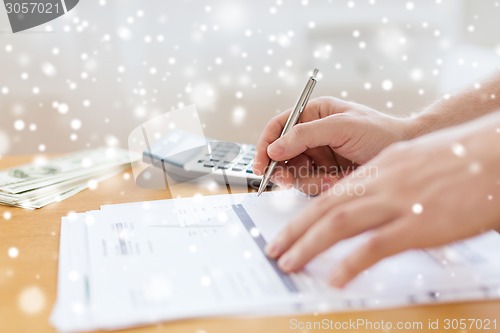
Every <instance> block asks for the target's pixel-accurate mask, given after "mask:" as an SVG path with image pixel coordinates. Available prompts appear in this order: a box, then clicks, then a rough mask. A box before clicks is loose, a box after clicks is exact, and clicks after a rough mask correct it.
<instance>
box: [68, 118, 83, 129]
mask: <svg viewBox="0 0 500 333" xmlns="http://www.w3.org/2000/svg"><path fill="white" fill-rule="evenodd" d="M70 126H71V128H72V129H73V130H75V131H78V130H79V129H80V128H82V122H81V120H80V119H73V120H72V121H71V123H70Z"/></svg>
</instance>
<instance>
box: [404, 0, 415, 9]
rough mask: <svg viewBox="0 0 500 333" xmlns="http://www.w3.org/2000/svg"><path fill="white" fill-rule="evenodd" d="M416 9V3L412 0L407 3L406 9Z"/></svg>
mask: <svg viewBox="0 0 500 333" xmlns="http://www.w3.org/2000/svg"><path fill="white" fill-rule="evenodd" d="M413 9H415V4H414V3H413V2H411V1H409V2H407V3H406V10H413Z"/></svg>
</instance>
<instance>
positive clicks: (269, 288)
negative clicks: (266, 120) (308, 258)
mask: <svg viewBox="0 0 500 333" xmlns="http://www.w3.org/2000/svg"><path fill="white" fill-rule="evenodd" d="M309 200H314V199H310V198H308V197H306V196H305V195H302V194H300V193H298V192H296V191H294V190H290V191H282V192H271V193H265V194H263V195H262V196H261V197H257V196H256V194H236V195H220V196H208V197H194V198H183V199H174V200H159V201H151V202H139V203H131V204H119V205H108V206H103V207H101V210H100V211H91V212H87V213H83V214H71V215H70V216H67V217H65V218H63V219H62V223H61V239H60V257H59V258H60V260H59V276H58V295H57V302H56V306H55V308H54V311H53V314H52V318H51V320H52V323H53V325H54V326H55V327H56V328H57V329H58V330H59V331H66V332H76V331H86V330H93V329H116V328H123V327H129V326H136V325H141V324H147V323H153V322H158V321H164V320H174V319H181V318H193V317H203V316H221V315H235V314H239V315H244V314H262V315H269V314H291V313H304V312H324V311H339V310H343V311H345V310H351V309H352V310H360V309H370V308H376V307H390V306H405V305H412V304H421V303H433V302H446V301H457V300H472V299H490V298H499V297H500V256H498V253H500V236H499V235H498V233H496V232H493V231H492V232H489V233H486V234H484V235H481V236H479V237H476V238H472V239H469V240H466V241H463V242H456V243H454V244H451V245H449V246H446V247H443V248H439V249H433V250H425V251H424V250H421V251H417V250H413V251H407V252H404V253H402V254H399V255H396V256H394V257H391V258H388V259H385V260H383V261H381V262H379V263H378V264H376V265H375V266H374V267H372V268H371V269H369V270H368V271H366V272H365V273H363V274H361V275H360V276H359V277H357V278H356V279H355V280H354V281H353V282H352V283H351V284H349V285H348V286H347V287H346V288H345V289H342V290H338V289H333V288H330V287H329V286H328V285H327V284H326V282H325V281H326V278H327V276H328V275H329V274H330V273H331V272H332V270H333V269H335V267H336V264H337V263H338V262H339V260H341V259H342V258H343V257H344V256H345V255H347V254H348V253H350V251H352V250H353V249H354V248H356V247H357V246H358V245H359V244H361V243H362V242H364V240H365V239H366V237H367V235H360V236H358V237H354V238H352V239H349V240H345V241H343V242H341V243H339V244H337V245H335V246H334V247H332V248H331V249H330V250H328V251H326V252H325V253H324V254H322V255H321V256H319V257H318V258H316V259H315V260H313V261H312V262H311V263H310V264H308V265H307V266H306V268H305V269H304V271H303V272H300V273H296V274H284V273H283V272H281V271H280V270H279V268H278V267H277V265H276V262H275V261H273V260H270V259H268V258H267V257H266V256H265V253H264V247H265V245H266V244H267V242H269V241H271V240H272V239H273V237H274V236H275V235H276V234H277V233H278V232H279V231H280V230H281V229H282V228H283V227H284V226H285V225H286V223H287V222H288V221H290V219H291V218H292V217H293V216H294V215H296V214H297V212H298V211H300V209H302V208H303V207H304V206H305V205H306V204H307V202H308V201H309Z"/></svg>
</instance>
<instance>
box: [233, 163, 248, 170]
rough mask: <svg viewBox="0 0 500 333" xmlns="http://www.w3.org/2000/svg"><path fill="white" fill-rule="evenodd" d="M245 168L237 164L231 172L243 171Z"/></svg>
mask: <svg viewBox="0 0 500 333" xmlns="http://www.w3.org/2000/svg"><path fill="white" fill-rule="evenodd" d="M244 169H245V166H244V165H243V164H237V165H235V166H234V168H233V171H243V170H244Z"/></svg>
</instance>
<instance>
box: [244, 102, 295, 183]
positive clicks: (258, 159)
mask: <svg viewBox="0 0 500 333" xmlns="http://www.w3.org/2000/svg"><path fill="white" fill-rule="evenodd" d="M290 112H291V110H288V111H285V112H282V113H280V114H279V115H277V116H275V117H274V118H273V119H271V121H269V123H268V124H267V125H266V127H265V128H264V130H263V131H262V134H261V135H260V138H259V140H258V141H257V145H256V153H255V161H254V165H253V172H254V173H255V174H256V175H257V176H260V175H263V174H264V172H265V169H266V167H267V165H268V164H269V156H268V155H267V147H268V146H269V145H270V144H271V143H272V142H274V141H275V140H276V139H277V138H279V136H280V135H281V131H282V130H283V127H285V123H286V121H287V119H288V116H289V115H290Z"/></svg>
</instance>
